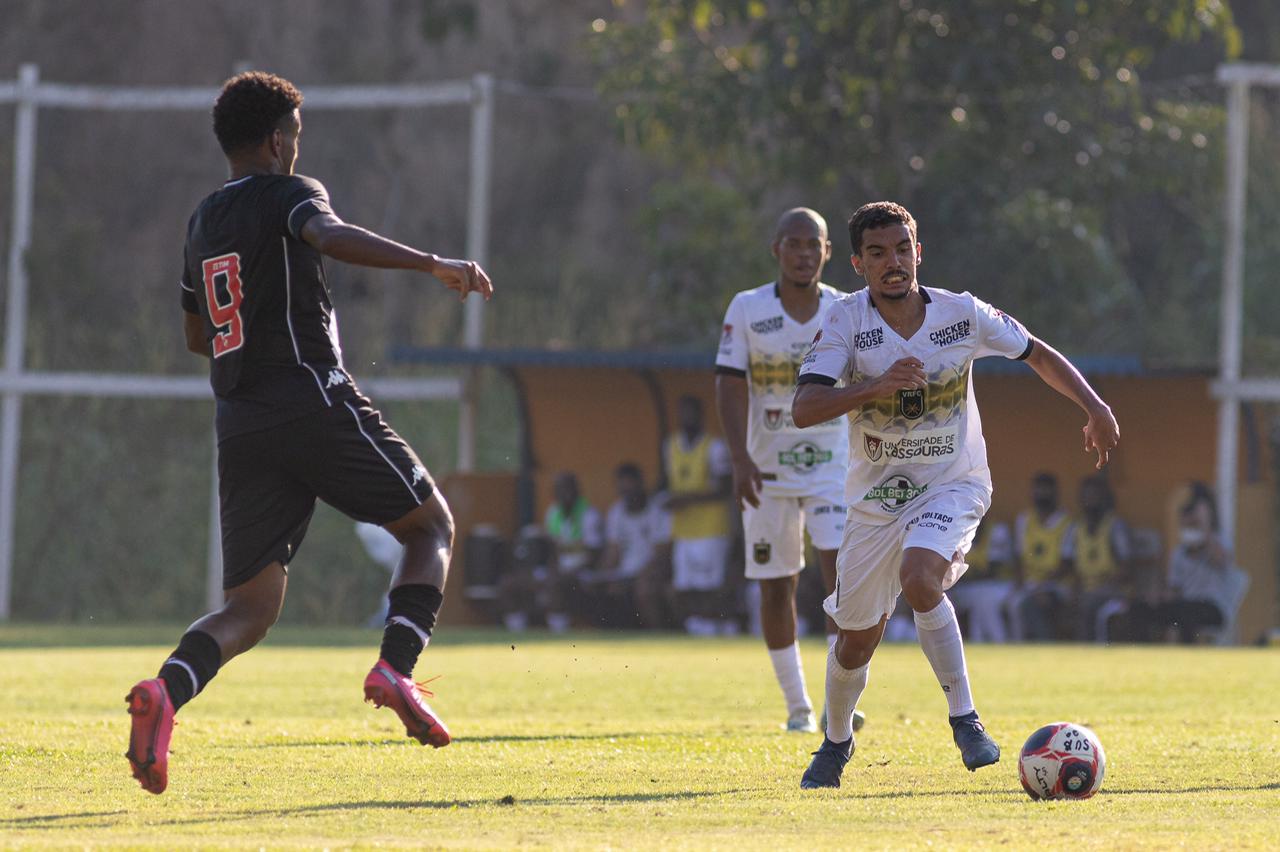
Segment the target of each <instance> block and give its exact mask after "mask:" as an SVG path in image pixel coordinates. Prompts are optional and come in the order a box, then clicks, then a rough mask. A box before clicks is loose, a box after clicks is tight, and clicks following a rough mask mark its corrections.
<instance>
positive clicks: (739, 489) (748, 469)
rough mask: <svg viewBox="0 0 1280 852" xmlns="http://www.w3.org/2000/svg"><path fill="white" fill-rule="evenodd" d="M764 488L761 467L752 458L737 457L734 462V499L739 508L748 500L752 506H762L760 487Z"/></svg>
mask: <svg viewBox="0 0 1280 852" xmlns="http://www.w3.org/2000/svg"><path fill="white" fill-rule="evenodd" d="M762 488H764V477H763V476H761V475H760V468H758V467H756V463H755V462H753V461H752V460H751V459H750V458H744V459H735V460H734V462H733V499H734V501H735V502H736V503H737V504H738V508H739V509H741V508H743V503H744V502H746V503H747V504H749V505H750V506H751V507H752V508H756V509H758V508H760V489H762Z"/></svg>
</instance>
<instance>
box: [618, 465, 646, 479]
mask: <svg viewBox="0 0 1280 852" xmlns="http://www.w3.org/2000/svg"><path fill="white" fill-rule="evenodd" d="M613 475H614V476H616V477H617V478H618V479H634V480H635V481H636V482H644V473H643V472H642V471H641V470H640V465H638V464H636V463H635V462H623V463H622V464H620V465H618V467H617V469H616V470H614V472H613Z"/></svg>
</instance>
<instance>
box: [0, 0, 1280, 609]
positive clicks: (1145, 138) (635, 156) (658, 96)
mask: <svg viewBox="0 0 1280 852" xmlns="http://www.w3.org/2000/svg"><path fill="white" fill-rule="evenodd" d="M3 20H4V22H5V26H4V27H0V79H3V80H12V79H14V78H15V77H16V74H17V67H18V65H19V64H21V63H23V62H36V63H38V64H39V65H40V67H41V74H42V77H43V79H45V80H54V81H60V82H73V83H95V84H131V85H153V86H154V85H204V86H213V85H216V84H217V83H218V82H219V81H221V80H222V79H223V78H225V77H226V76H227V75H228V74H229V73H230V72H231V70H232V69H233V68H234V67H236V66H237V65H240V64H242V63H247V64H250V65H253V66H256V67H262V68H265V69H267V70H271V71H275V72H278V73H282V74H285V75H286V76H289V77H291V78H292V79H294V80H296V81H297V82H299V84H300V85H301V86H302V87H303V89H304V92H305V90H306V88H307V87H308V86H309V85H317V84H336V83H354V82H382V81H391V82H396V81H424V80H428V81H429V80H446V79H465V78H467V77H469V76H470V75H471V74H473V73H477V72H481V71H487V72H492V73H493V74H495V76H496V77H497V78H498V80H499V81H500V82H499V86H498V111H497V119H496V150H495V155H494V191H493V199H492V200H493V213H492V236H491V246H492V249H491V259H490V264H489V265H490V270H491V272H492V273H493V276H494V280H495V281H496V282H497V284H498V287H499V293H498V298H497V299H496V300H495V302H494V303H493V305H492V309H491V310H489V311H488V312H487V316H486V336H487V340H488V341H489V342H490V343H491V344H492V345H495V346H532V347H544V346H554V347H600V348H625V347H678V348H687V349H693V350H698V351H705V352H708V353H709V352H710V351H711V349H712V347H713V346H714V345H715V341H716V339H717V338H716V332H717V329H718V327H719V325H720V322H721V317H722V314H723V310H724V306H725V304H726V302H727V300H728V297H729V296H730V295H731V294H732V293H733V292H735V291H737V290H740V289H742V288H744V287H747V286H752V285H755V284H759V283H763V282H765V281H767V280H769V278H770V277H771V276H772V274H773V264H772V260H771V258H770V256H769V253H768V242H769V238H770V235H771V228H772V225H773V222H774V220H775V219H776V216H777V214H778V212H779V211H780V210H782V209H783V208H785V207H788V206H792V205H795V204H806V205H809V206H812V207H815V208H817V209H818V210H820V211H821V212H823V213H824V214H825V215H826V216H827V218H828V220H829V221H830V223H831V225H832V228H833V234H832V236H833V241H834V243H835V248H836V260H835V262H833V263H832V264H831V266H830V267H829V269H828V274H827V275H826V279H827V280H828V282H829V283H832V284H834V285H836V286H839V287H842V288H844V289H853V288H855V287H857V286H858V283H857V281H856V280H855V279H854V277H853V276H852V273H851V271H850V269H849V268H848V265H847V263H845V262H844V260H843V257H844V256H845V255H846V254H847V247H846V240H845V238H844V236H843V234H842V227H841V223H842V221H843V219H844V218H845V217H846V215H847V214H848V213H849V212H850V211H851V210H852V209H853V208H854V207H856V206H857V205H858V204H860V203H862V202H864V201H868V200H872V199H876V198H882V197H892V198H896V199H898V200H900V201H902V202H904V203H906V204H907V205H908V206H909V207H911V208H912V209H913V210H914V212H915V213H916V214H917V216H918V217H919V219H920V221H921V236H922V239H923V240H924V242H925V244H926V266H925V272H924V280H925V281H926V282H927V283H934V284H938V285H940V286H946V287H953V288H960V289H965V288H968V289H973V290H974V291H975V292H978V293H979V294H981V295H983V296H984V297H986V298H988V299H990V300H992V301H995V302H997V303H998V304H1000V305H1001V306H1002V307H1004V308H1005V309H1007V310H1009V311H1010V312H1012V313H1014V314H1015V315H1017V316H1019V317H1020V318H1022V319H1023V320H1024V321H1026V322H1027V323H1028V324H1029V325H1030V326H1031V327H1032V328H1033V330H1035V331H1037V332H1039V333H1041V334H1044V335H1045V336H1046V337H1047V338H1049V339H1050V340H1053V341H1055V342H1057V343H1059V344H1060V345H1061V348H1063V349H1065V350H1066V351H1068V352H1069V353H1076V354H1080V353H1090V354H1096V353H1112V354H1129V355H1136V356H1140V357H1142V358H1143V359H1145V360H1146V361H1147V362H1148V363H1150V364H1152V365H1156V366H1160V365H1192V366H1199V367H1204V366H1208V365H1211V364H1212V363H1213V359H1214V355H1215V352H1216V346H1217V343H1216V330H1217V320H1216V301H1217V300H1216V293H1217V289H1218V286H1219V275H1220V269H1219V266H1220V253H1221V252H1220V245H1219V240H1220V232H1221V227H1220V222H1219V219H1220V213H1219V211H1220V209H1221V182H1222V177H1221V176H1222V172H1223V167H1222V138H1221V137H1222V122H1223V111H1222V103H1223V97H1222V92H1221V90H1220V88H1219V87H1217V86H1216V84H1215V83H1214V82H1213V71H1214V69H1215V67H1216V66H1217V65H1218V64H1219V63H1220V62H1222V61H1224V60H1227V59H1231V58H1235V57H1238V58H1243V59H1252V60H1257V61H1280V9H1278V8H1277V7H1276V5H1275V4H1274V3H1272V2H1271V0H1233V2H1231V3H1229V4H1228V3H1227V2H1220V0H1165V2H1157V0H1109V2H1094V0H1072V2H1062V1H1061V0H968V1H967V2H959V0H936V2H929V1H928V0H898V2H895V3H882V2H873V0H850V2H836V0H797V2H785V3H784V2H776V1H775V0H768V2H765V0H696V2H695V0H678V1H677V2H657V0H613V2H611V3H608V2H603V1H602V0H557V2H552V0H511V2H504V3H483V2H479V0H385V2H365V3H358V4H354V3H353V4H337V5H331V6H327V7H326V8H325V13H324V14H323V15H317V14H315V7H314V3H312V2H311V0H280V2H277V3H272V4H261V3H257V2H253V0H226V1H225V2H220V3H217V4H208V3H197V2H194V0H192V2H172V1H171V0H102V2H99V3H94V4H90V5H86V4H84V3H82V2H79V0H5V2H4V3H3ZM1275 99H1276V96H1275V95H1273V94H1261V93H1259V94H1258V95H1257V96H1256V98H1255V110H1254V114H1253V116H1252V122H1253V123H1252V140H1253V141H1252V145H1253V170H1252V172H1251V175H1250V181H1251V194H1250V211H1249V217H1250V218H1249V229H1250V230H1249V251H1250V254H1249V257H1248V262H1247V264H1246V270H1247V274H1248V278H1249V280H1248V285H1247V291H1246V292H1247V308H1248V310H1247V322H1246V332H1247V339H1246V346H1247V350H1246V351H1247V353H1248V357H1247V358H1246V365H1247V367H1246V369H1248V370H1250V371H1253V372H1255V373H1258V374H1267V373H1275V372H1276V371H1277V370H1280V334H1278V333H1277V327H1276V324H1275V323H1274V321H1273V320H1272V318H1273V317H1275V316H1276V315H1278V314H1280V288H1276V287H1273V286H1271V283H1270V276H1271V270H1273V269H1275V268H1277V266H1280V241H1277V240H1276V239H1275V238H1274V236H1273V235H1274V234H1275V233H1277V232H1278V228H1277V226H1280V168H1278V167H1277V164H1280V104H1277V103H1275ZM304 111H305V105H304ZM306 121H307V135H306V137H305V138H304V140H303V147H302V159H301V161H300V168H301V170H302V171H304V172H306V173H309V174H312V175H314V176H316V177H319V178H320V179H322V180H323V181H324V182H325V183H326V185H327V186H328V187H329V189H330V192H331V195H332V197H333V199H334V203H335V206H336V209H337V210H338V211H339V213H340V214H341V215H343V216H344V218H346V219H348V220H350V221H353V222H356V223H359V224H362V225H366V226H369V227H372V228H375V229H378V230H380V231H383V232H385V233H387V234H388V235H389V236H392V237H395V238H398V239H401V240H404V241H407V242H412V243H415V244H419V245H422V246H424V247H427V248H430V249H432V250H435V251H440V252H443V253H450V254H460V253H462V252H463V247H464V245H465V225H464V223H465V215H464V212H463V211H464V209H465V199H466V186H467V171H466V168H465V163H466V157H467V135H468V130H467V128H468V124H469V118H468V116H467V113H466V110H464V109H460V108H459V109H443V110H435V111H429V112H421V113H404V112H391V111H388V112H377V113H360V114H355V113H329V112H312V113H308V114H307V118H306ZM39 128H40V131H39V132H40V135H39V140H40V148H39V152H38V155H37V169H38V171H37V198H36V232H35V235H34V241H33V245H32V248H31V251H30V253H29V255H28V266H29V269H30V275H31V280H32V291H31V306H30V327H29V331H28V346H27V352H26V362H27V364H28V366H29V367H30V368H32V369H53V370H72V371H82V370H113V371H121V372H140V373H167V374H195V373H198V372H199V371H200V370H201V369H202V365H201V364H200V363H199V362H198V361H197V360H195V359H193V358H191V357H190V356H189V355H188V354H187V353H186V352H185V351H184V348H183V345H182V338H181V333H180V331H179V321H178V313H177V311H178V307H177V299H176V292H175V290H176V288H175V287H174V286H173V281H174V279H175V275H174V273H175V270H176V267H177V263H178V260H179V257H180V254H179V252H180V246H181V242H182V237H183V225H184V223H185V222H186V220H187V216H188V215H189V213H190V211H191V209H192V208H193V206H194V205H195V204H196V203H197V202H198V200H199V199H200V198H201V197H202V196H203V195H204V194H205V193H207V192H208V191H209V189H210V188H211V187H213V186H216V185H217V184H218V183H219V181H220V180H221V179H222V178H223V176H224V175H223V163H222V159H221V157H220V154H219V152H218V150H217V148H216V145H215V144H214V141H213V139H212V136H211V134H210V133H209V128H208V118H207V116H206V115H202V114H198V113H161V112H155V113H149V112H141V113H117V112H108V111H103V112H79V111H76V112H73V111H67V110H57V109H44V110H41V111H40V115H39ZM12 139H13V110H12V109H11V108H7V107H6V108H0V174H6V175H7V174H11V173H12V156H13V150H12ZM4 188H7V184H5V185H4V187H0V197H2V198H3V200H4V201H5V202H6V203H0V249H2V250H3V251H5V252H7V249H8V246H7V240H8V237H9V233H10V222H9V215H10V206H9V204H8V203H7V194H5V193H3V189H4ZM329 273H330V282H331V286H332V289H333V291H334V299H335V302H336V304H337V305H338V309H339V315H340V317H341V319H342V328H343V342H344V347H345V351H346V355H347V360H348V363H349V364H350V365H351V366H352V370H353V372H354V373H355V374H356V376H357V378H358V379H366V378H369V377H372V376H376V375H388V374H395V373H397V372H404V369H403V368H397V367H396V366H394V365H390V364H388V363H387V357H386V353H387V351H388V349H389V348H390V347H391V345H392V344H395V343H415V344H425V345H441V346H448V345H455V344H457V343H458V342H459V329H460V327H461V322H460V317H461V313H460V311H459V308H458V306H457V304H456V303H455V302H454V301H453V300H450V299H448V298H442V294H441V293H439V292H437V291H436V290H435V289H433V288H432V287H431V286H430V285H425V286H424V282H423V281H422V280H421V279H419V278H415V277H413V276H409V275H404V274H400V273H385V272H376V271H370V270H361V269H356V268H353V267H345V266H342V265H340V264H331V265H330V266H329ZM4 298H5V290H4V289H2V288H0V307H3V300H4ZM387 407H388V408H389V409H390V411H389V418H390V420H391V422H392V423H393V424H395V425H396V426H397V428H398V429H400V430H401V431H402V432H403V433H404V434H405V435H406V437H407V438H408V439H409V440H410V441H411V443H413V444H414V446H415V447H416V448H417V449H418V450H419V452H420V453H421V455H422V456H423V458H424V459H425V460H426V461H427V463H428V465H429V466H430V467H431V468H432V469H433V471H434V472H435V473H436V474H437V475H442V474H445V473H447V472H448V471H449V469H450V467H451V463H452V458H453V456H454V452H455V441H456V438H455V429H456V426H455V423H456V410H455V409H454V407H453V406H451V405H446V404H432V405H396V406H387ZM209 421H210V411H209V409H208V406H207V405H206V404H204V403H186V402H176V403H175V402H146V403H143V402H136V401H109V400H84V399H65V400H62V399H42V400H35V399H32V400H29V401H28V403H27V405H26V408H25V415H24V432H23V447H22V459H23V464H22V469H21V482H20V498H19V499H20V504H21V505H20V511H19V517H18V524H19V529H18V536H17V553H18V563H19V564H18V571H19V575H18V576H17V577H15V597H14V604H15V613H16V614H17V615H18V616H19V617H24V618H59V619H66V620H77V621H85V620H89V619H99V620H101V619H133V618H138V617H140V616H144V615H145V616H147V617H151V618H178V617H189V616H193V615H194V614H195V613H196V612H198V610H199V608H200V607H201V605H202V601H203V589H204V582H203V571H204V559H205V546H206V545H205V541H206V528H207V513H208V494H209V484H210V483H209V477H210V464H209V463H210V454H211V436H210V427H209ZM482 422H483V430H484V431H483V432H482V434H481V442H480V449H481V457H480V461H481V466H482V467H483V468H485V469H509V468H512V467H514V466H515V460H514V455H515V452H514V447H515V434H514V427H513V424H514V422H515V415H514V403H513V400H512V394H511V391H510V388H509V387H508V386H507V385H506V384H505V383H504V382H503V381H502V380H500V379H499V378H497V377H490V378H489V379H488V380H486V382H485V385H484V389H483V391H482ZM1277 434H1278V435H1280V431H1278V432H1277ZM384 579H385V578H384V577H383V576H382V575H381V572H380V569H378V568H376V567H374V566H373V565H372V563H370V562H368V561H367V560H366V559H365V557H364V555H363V554H362V552H361V551H360V549H359V546H358V544H357V543H356V542H355V540H354V538H353V536H352V535H351V526H350V523H349V522H348V521H347V520H346V519H345V518H342V517H340V516H338V515H336V514H334V513H330V512H327V511H325V510H321V512H320V513H319V514H318V515H317V518H316V521H315V523H314V524H313V526H312V530H311V533H310V535H309V538H308V541H307V544H306V546H305V547H304V549H303V551H302V554H301V556H300V558H299V560H298V562H297V563H296V570H295V571H294V572H293V575H292V584H293V589H292V591H291V594H290V602H289V604H288V607H287V609H286V613H285V618H286V620H288V619H299V618H305V619H307V620H328V621H346V622H357V621H360V620H363V618H364V617H365V616H366V615H367V614H368V613H369V612H370V611H372V610H373V608H374V607H375V606H376V604H377V597H378V594H379V591H380V589H381V587H382V585H383V582H384Z"/></svg>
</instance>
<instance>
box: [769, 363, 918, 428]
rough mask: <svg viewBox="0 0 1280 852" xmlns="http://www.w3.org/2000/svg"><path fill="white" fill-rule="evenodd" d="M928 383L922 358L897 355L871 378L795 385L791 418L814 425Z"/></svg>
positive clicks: (800, 425)
mask: <svg viewBox="0 0 1280 852" xmlns="http://www.w3.org/2000/svg"><path fill="white" fill-rule="evenodd" d="M801 378H803V376H802V377H801ZM928 383H929V381H928V379H927V378H925V374H924V362H923V361H921V360H920V359H919V358H911V357H907V358H899V359H898V360H897V361H894V362H893V364H892V365H891V366H890V367H889V369H887V370H885V371H884V372H883V373H881V374H880V375H878V376H876V377H875V378H874V379H867V380H866V381H864V382H858V383H857V384H853V385H847V386H845V387H842V388H838V387H835V386H832V385H824V384H820V383H817V382H806V383H804V384H802V385H800V386H799V387H797V388H796V395H795V398H794V399H793V400H792V401H791V419H792V420H793V421H794V422H795V424H796V425H797V426H799V427H800V428H802V429H803V428H805V427H806V426H816V425H817V424H819V423H826V422H827V421H828V420H835V419H836V418H837V417H842V416H844V415H845V414H848V413H849V412H850V411H853V410H854V409H855V408H861V407H862V406H863V405H864V404H866V403H868V402H870V401H871V400H873V399H880V398H881V397H886V396H890V395H892V394H895V393H897V392H898V391H900V390H912V389H915V388H923V387H924V386H925V385H927V384H928Z"/></svg>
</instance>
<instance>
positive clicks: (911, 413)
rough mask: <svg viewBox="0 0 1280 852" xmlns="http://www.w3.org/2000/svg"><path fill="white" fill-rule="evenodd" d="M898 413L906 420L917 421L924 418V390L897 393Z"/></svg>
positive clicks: (913, 389)
mask: <svg viewBox="0 0 1280 852" xmlns="http://www.w3.org/2000/svg"><path fill="white" fill-rule="evenodd" d="M898 411H899V412H900V413H901V414H902V416H903V417H905V418H907V419H908V420H919V419H920V418H921V417H923V416H924V389H923V388H912V389H911V390H900V391H898Z"/></svg>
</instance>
